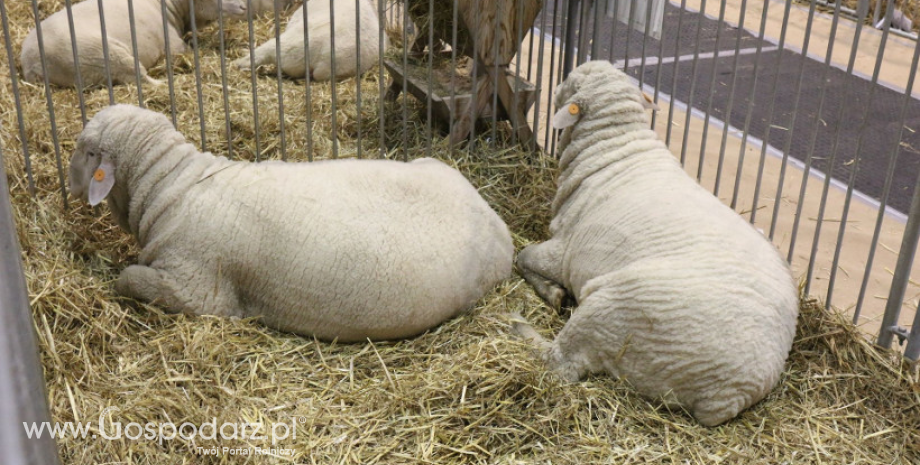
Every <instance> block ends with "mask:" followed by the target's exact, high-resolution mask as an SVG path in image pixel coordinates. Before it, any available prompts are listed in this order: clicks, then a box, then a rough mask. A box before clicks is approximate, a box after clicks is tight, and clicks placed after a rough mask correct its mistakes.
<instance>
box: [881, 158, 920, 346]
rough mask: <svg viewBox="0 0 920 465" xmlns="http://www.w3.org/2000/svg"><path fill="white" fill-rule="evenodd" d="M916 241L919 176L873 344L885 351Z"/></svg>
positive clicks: (919, 219) (918, 235) (898, 312)
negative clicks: (883, 312)
mask: <svg viewBox="0 0 920 465" xmlns="http://www.w3.org/2000/svg"><path fill="white" fill-rule="evenodd" d="M917 241H920V176H917V180H916V182H915V183H914V195H913V198H911V201H910V210H909V215H908V217H907V224H906V225H905V226H904V236H903V238H902V239H901V248H900V250H899V251H898V261H897V263H896V264H895V267H894V277H893V278H892V279H891V287H890V288H889V290H888V302H887V303H886V304H885V316H884V317H883V318H882V326H881V328H880V329H879V332H878V339H877V340H876V342H875V343H876V344H878V345H879V346H881V347H884V348H886V349H888V348H891V341H892V339H893V338H894V334H895V333H894V330H895V329H896V328H897V325H898V318H899V317H900V316H901V305H902V303H903V302H904V294H905V293H906V292H907V285H908V283H909V282H910V269H911V267H913V264H914V257H915V256H916V254H917ZM915 323H916V322H915ZM916 328H917V326H916V325H915V326H914V331H916Z"/></svg>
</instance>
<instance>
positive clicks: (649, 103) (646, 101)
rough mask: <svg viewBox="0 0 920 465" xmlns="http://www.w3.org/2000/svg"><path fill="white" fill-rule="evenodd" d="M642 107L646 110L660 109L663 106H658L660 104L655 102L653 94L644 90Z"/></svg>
mask: <svg viewBox="0 0 920 465" xmlns="http://www.w3.org/2000/svg"><path fill="white" fill-rule="evenodd" d="M642 108H645V109H646V110H652V111H659V110H661V108H659V107H658V104H657V103H655V100H653V99H652V96H651V95H649V94H646V93H645V92H642Z"/></svg>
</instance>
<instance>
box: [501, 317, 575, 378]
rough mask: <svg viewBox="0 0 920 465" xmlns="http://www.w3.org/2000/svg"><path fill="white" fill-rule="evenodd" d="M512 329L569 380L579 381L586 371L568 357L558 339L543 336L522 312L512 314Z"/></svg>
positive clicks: (555, 370)
mask: <svg viewBox="0 0 920 465" xmlns="http://www.w3.org/2000/svg"><path fill="white" fill-rule="evenodd" d="M511 318H512V323H511V329H512V331H514V332H515V333H516V334H517V335H518V336H520V337H521V338H523V339H524V340H526V341H528V342H530V343H531V344H533V345H534V347H535V348H536V349H537V351H538V352H539V353H540V356H541V357H542V358H543V361H544V362H545V363H546V365H547V367H548V368H549V369H550V370H552V371H553V372H555V373H556V374H558V375H559V376H560V377H562V378H563V379H565V380H567V381H572V382H574V381H578V380H579V379H581V377H582V376H584V374H585V373H586V371H587V370H585V369H584V368H583V367H582V366H580V365H579V364H578V363H576V362H575V361H574V360H569V359H568V358H566V357H565V356H564V355H563V353H562V350H561V348H560V346H559V344H558V343H557V342H556V341H553V342H550V341H547V340H546V339H544V338H543V336H541V335H540V334H539V333H537V330H535V329H534V328H533V326H531V325H530V323H528V322H527V320H525V319H524V318H523V317H522V316H521V315H520V314H518V313H513V314H512V315H511Z"/></svg>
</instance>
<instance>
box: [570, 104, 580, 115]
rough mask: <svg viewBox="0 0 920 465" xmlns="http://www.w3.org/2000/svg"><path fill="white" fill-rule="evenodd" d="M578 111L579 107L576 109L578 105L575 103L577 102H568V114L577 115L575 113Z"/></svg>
mask: <svg viewBox="0 0 920 465" xmlns="http://www.w3.org/2000/svg"><path fill="white" fill-rule="evenodd" d="M578 111H579V109H578V105H577V104H575V103H570V104H569V114H570V115H577V114H578Z"/></svg>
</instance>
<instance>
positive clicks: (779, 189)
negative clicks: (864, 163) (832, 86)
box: [764, 0, 823, 241]
mask: <svg viewBox="0 0 920 465" xmlns="http://www.w3.org/2000/svg"><path fill="white" fill-rule="evenodd" d="M816 6H817V3H816V2H815V1H814V0H812V2H811V6H810V7H809V8H808V20H806V22H805V38H804V39H803V42H802V54H801V57H800V58H799V80H798V82H797V83H796V85H795V100H794V101H793V103H792V121H790V122H789V129H788V132H787V134H786V143H785V144H784V145H783V161H782V164H780V167H779V181H778V183H777V185H776V195H775V196H774V198H775V200H774V201H773V217H772V218H771V219H770V233H769V234H768V235H767V237H769V238H770V240H771V241H772V240H773V236H774V235H775V233H776V224H777V220H778V219H779V209H780V205H781V204H782V199H783V183H784V181H785V180H786V164H787V163H788V161H789V151H790V150H792V134H793V133H794V132H795V123H796V120H797V116H798V114H799V101H800V100H801V97H802V82H803V81H804V80H805V63H806V62H807V61H808V60H809V58H808V46H809V43H810V39H811V27H812V25H813V24H814V19H815V7H816ZM822 84H823V83H822ZM815 129H817V128H815ZM764 147H766V143H765V144H764ZM803 182H804V180H803Z"/></svg>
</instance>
